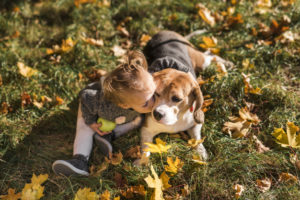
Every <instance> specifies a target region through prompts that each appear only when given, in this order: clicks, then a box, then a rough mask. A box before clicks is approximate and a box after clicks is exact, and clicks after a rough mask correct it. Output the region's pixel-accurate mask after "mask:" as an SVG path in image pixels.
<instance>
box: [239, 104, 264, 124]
mask: <svg viewBox="0 0 300 200" xmlns="http://www.w3.org/2000/svg"><path fill="white" fill-rule="evenodd" d="M239 115H240V118H242V119H243V120H246V121H248V122H250V123H252V124H254V125H257V124H258V123H259V122H260V119H259V118H258V116H257V115H256V114H253V113H251V112H250V111H249V109H248V108H247V107H244V108H241V109H240V110H239Z"/></svg>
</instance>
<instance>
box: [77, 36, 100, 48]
mask: <svg viewBox="0 0 300 200" xmlns="http://www.w3.org/2000/svg"><path fill="white" fill-rule="evenodd" d="M81 39H82V40H83V41H84V42H86V43H88V44H90V45H94V46H98V47H102V46H103V45H104V42H103V40H102V39H99V40H97V39H94V38H85V37H81Z"/></svg>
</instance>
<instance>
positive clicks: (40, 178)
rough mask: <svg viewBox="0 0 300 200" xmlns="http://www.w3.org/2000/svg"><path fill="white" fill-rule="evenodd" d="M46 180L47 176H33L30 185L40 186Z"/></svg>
mask: <svg viewBox="0 0 300 200" xmlns="http://www.w3.org/2000/svg"><path fill="white" fill-rule="evenodd" d="M47 179H48V174H40V175H39V176H36V175H35V174H33V176H32V178H31V183H32V184H34V185H36V184H37V185H41V184H43V183H44V182H45V181H46V180H47Z"/></svg>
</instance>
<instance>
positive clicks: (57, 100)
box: [55, 96, 64, 105]
mask: <svg viewBox="0 0 300 200" xmlns="http://www.w3.org/2000/svg"><path fill="white" fill-rule="evenodd" d="M55 100H56V105H62V104H63V103H64V100H63V99H62V98H60V97H59V96H56V97H55Z"/></svg>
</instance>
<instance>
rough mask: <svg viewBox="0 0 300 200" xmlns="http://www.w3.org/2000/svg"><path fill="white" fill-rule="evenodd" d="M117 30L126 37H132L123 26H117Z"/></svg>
mask: <svg viewBox="0 0 300 200" xmlns="http://www.w3.org/2000/svg"><path fill="white" fill-rule="evenodd" d="M117 30H118V31H120V32H121V33H122V34H123V35H124V36H126V37H129V36H130V35H129V32H128V31H127V30H126V28H125V27H123V26H121V25H119V26H117Z"/></svg>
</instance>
